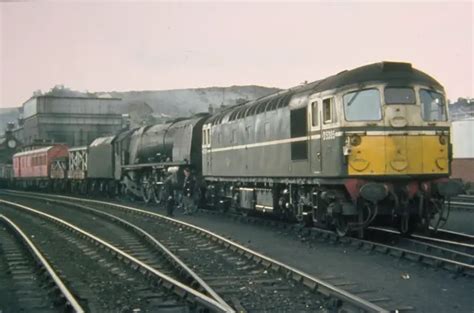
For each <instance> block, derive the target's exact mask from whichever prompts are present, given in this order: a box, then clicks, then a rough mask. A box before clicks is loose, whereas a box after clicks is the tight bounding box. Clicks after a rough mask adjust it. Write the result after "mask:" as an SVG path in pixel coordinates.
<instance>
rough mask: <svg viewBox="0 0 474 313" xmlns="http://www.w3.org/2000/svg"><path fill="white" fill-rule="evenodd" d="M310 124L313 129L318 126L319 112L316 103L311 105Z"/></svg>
mask: <svg viewBox="0 0 474 313" xmlns="http://www.w3.org/2000/svg"><path fill="white" fill-rule="evenodd" d="M311 120H312V122H311V124H312V125H313V127H315V126H318V125H319V111H318V101H314V102H312V103H311Z"/></svg>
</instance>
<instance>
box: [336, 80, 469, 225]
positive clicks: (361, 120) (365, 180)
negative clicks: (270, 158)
mask: <svg viewBox="0 0 474 313" xmlns="http://www.w3.org/2000/svg"><path fill="white" fill-rule="evenodd" d="M341 99H342V108H343V111H344V117H345V118H344V126H343V136H344V138H345V140H344V146H343V154H344V156H345V164H344V166H345V167H346V170H347V172H346V173H347V174H346V175H347V177H348V179H347V180H346V183H345V184H346V189H347V191H348V193H349V194H350V196H351V197H352V199H353V201H354V202H356V203H358V202H359V201H360V199H363V201H365V202H366V203H368V204H367V205H371V206H372V207H373V208H374V209H373V210H377V212H378V213H377V215H378V218H383V216H386V217H387V218H390V219H393V218H396V219H399V220H400V223H401V225H402V226H401V230H402V231H403V232H407V231H409V229H411V228H413V227H412V226H414V225H415V224H417V223H420V222H421V223H425V222H424V221H420V219H424V220H426V221H429V220H432V219H433V215H434V214H438V213H437V212H444V211H443V210H442V208H441V206H442V205H443V204H444V201H445V200H446V199H449V198H450V197H451V196H453V195H455V194H458V193H459V192H460V184H459V182H455V181H452V180H450V179H449V174H450V159H451V145H450V140H449V129H450V123H449V121H448V111H447V105H446V99H445V95H444V91H443V90H439V89H434V88H432V87H428V86H424V85H421V84H407V85H402V84H397V85H393V84H392V85H390V84H388V83H385V84H383V83H379V84H376V83H374V84H365V85H364V86H363V87H362V88H361V87H360V86H356V87H354V88H353V89H347V90H345V91H344V92H343V94H342V97H341ZM410 216H412V217H413V216H414V217H416V218H411V219H410V218H409V217H410ZM441 220H442V219H441ZM411 224H413V225H411ZM426 227H427V226H426Z"/></svg>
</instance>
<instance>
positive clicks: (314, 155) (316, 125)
mask: <svg viewBox="0 0 474 313" xmlns="http://www.w3.org/2000/svg"><path fill="white" fill-rule="evenodd" d="M321 103H322V101H321V99H320V98H311V99H310V101H309V104H308V128H309V132H308V137H309V138H308V141H309V147H310V166H311V172H312V173H313V174H317V173H320V172H321V163H322V161H321V159H322V158H321Z"/></svg>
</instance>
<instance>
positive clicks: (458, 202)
mask: <svg viewBox="0 0 474 313" xmlns="http://www.w3.org/2000/svg"><path fill="white" fill-rule="evenodd" d="M451 207H452V208H455V209H461V210H468V211H470V210H473V211H474V195H459V196H456V197H454V198H453V199H451Z"/></svg>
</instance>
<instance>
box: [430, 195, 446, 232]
mask: <svg viewBox="0 0 474 313" xmlns="http://www.w3.org/2000/svg"><path fill="white" fill-rule="evenodd" d="M430 204H431V205H432V209H431V214H430V216H429V223H430V225H429V226H431V227H432V228H433V229H434V231H435V232H436V231H437V230H438V229H439V228H440V227H443V226H444V225H445V224H446V222H447V220H448V216H449V212H447V210H446V208H445V207H444V204H443V202H442V201H441V200H435V199H431V201H430Z"/></svg>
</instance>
